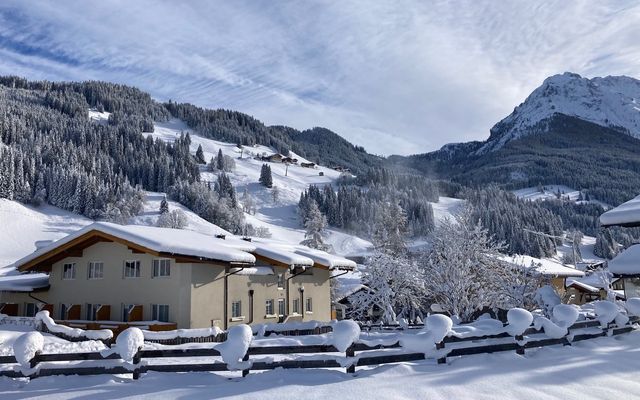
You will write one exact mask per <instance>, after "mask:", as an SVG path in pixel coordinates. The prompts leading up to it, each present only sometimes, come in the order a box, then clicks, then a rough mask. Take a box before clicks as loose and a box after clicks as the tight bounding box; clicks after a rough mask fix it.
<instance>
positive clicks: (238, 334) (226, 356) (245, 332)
mask: <svg viewBox="0 0 640 400" xmlns="http://www.w3.org/2000/svg"><path fill="white" fill-rule="evenodd" d="M252 340H253V332H252V331H251V327H250V326H249V325H244V324H243V325H236V326H232V327H231V328H229V331H228V334H227V340H225V341H224V342H222V343H220V344H219V345H217V346H216V350H218V351H219V352H220V355H221V356H222V359H223V360H224V362H225V363H226V364H227V368H228V369H229V370H232V371H233V370H241V369H245V368H247V367H249V366H250V364H249V363H248V362H246V361H242V358H243V357H244V356H245V354H247V351H248V350H249V345H250V344H251V341H252Z"/></svg>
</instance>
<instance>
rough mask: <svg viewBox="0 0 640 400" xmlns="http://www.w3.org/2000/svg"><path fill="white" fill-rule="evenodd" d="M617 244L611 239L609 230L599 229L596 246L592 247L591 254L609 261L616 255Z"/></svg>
mask: <svg viewBox="0 0 640 400" xmlns="http://www.w3.org/2000/svg"><path fill="white" fill-rule="evenodd" d="M618 247H619V246H618V243H617V242H616V240H615V239H614V238H613V235H612V234H611V230H610V229H606V228H605V229H601V230H600V232H598V236H596V244H595V246H594V247H593V254H595V255H596V256H598V257H602V258H606V259H609V260H611V259H612V258H613V257H615V256H616V255H617V254H618Z"/></svg>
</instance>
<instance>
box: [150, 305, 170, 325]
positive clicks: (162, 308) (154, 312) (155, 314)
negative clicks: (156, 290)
mask: <svg viewBox="0 0 640 400" xmlns="http://www.w3.org/2000/svg"><path fill="white" fill-rule="evenodd" d="M165 313H166V317H165V318H163V317H164V315H163V314H165ZM151 319H152V320H154V321H160V322H169V305H168V304H152V305H151Z"/></svg>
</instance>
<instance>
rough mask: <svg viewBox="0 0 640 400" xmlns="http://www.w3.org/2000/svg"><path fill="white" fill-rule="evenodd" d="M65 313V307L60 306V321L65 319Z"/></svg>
mask: <svg viewBox="0 0 640 400" xmlns="http://www.w3.org/2000/svg"><path fill="white" fill-rule="evenodd" d="M67 311H69V308H68V307H67V305H66V304H60V319H67Z"/></svg>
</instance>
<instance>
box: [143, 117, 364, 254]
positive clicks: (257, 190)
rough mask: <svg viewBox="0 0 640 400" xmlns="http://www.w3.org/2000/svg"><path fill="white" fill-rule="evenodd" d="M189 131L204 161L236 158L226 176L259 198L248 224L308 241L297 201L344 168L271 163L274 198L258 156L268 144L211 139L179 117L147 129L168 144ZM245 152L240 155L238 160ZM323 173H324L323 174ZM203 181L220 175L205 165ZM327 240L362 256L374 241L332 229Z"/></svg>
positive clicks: (266, 151) (338, 248) (239, 188)
mask: <svg viewBox="0 0 640 400" xmlns="http://www.w3.org/2000/svg"><path fill="white" fill-rule="evenodd" d="M183 132H184V133H186V132H189V135H190V136H191V152H192V153H194V154H195V152H196V150H197V149H198V146H202V150H203V151H204V156H205V160H207V161H209V160H210V159H211V158H212V157H214V156H216V155H217V154H218V151H219V150H222V154H224V155H227V156H229V157H232V158H233V159H234V161H235V164H236V167H235V169H234V170H233V171H232V172H230V173H228V174H227V175H228V176H229V178H230V179H231V183H232V184H233V186H234V187H235V189H236V192H237V194H238V198H239V199H240V200H241V199H242V194H243V192H244V191H245V190H247V191H248V192H249V193H250V195H251V196H252V197H253V198H254V200H255V202H256V210H257V211H256V214H255V215H251V214H247V213H245V218H246V221H247V223H250V224H252V225H253V226H255V227H266V228H268V229H269V231H270V232H271V234H272V235H273V237H274V238H278V239H280V240H284V241H288V242H291V243H299V242H300V241H302V240H303V239H304V230H303V229H302V228H301V227H300V222H299V219H298V216H297V204H298V201H299V200H300V194H301V193H302V192H303V191H304V190H305V189H307V188H308V187H309V185H326V184H332V183H334V182H335V181H336V180H337V179H338V178H339V177H340V172H338V171H335V170H333V169H331V168H326V167H322V166H317V167H316V168H302V167H301V166H299V165H290V166H289V167H288V168H287V167H286V166H285V165H284V164H281V163H268V164H269V166H270V167H271V173H272V176H273V184H274V186H275V187H277V188H278V189H277V190H278V200H277V201H274V200H273V196H272V194H273V189H268V188H266V187H264V186H262V185H260V184H259V183H258V179H259V178H260V169H261V168H262V165H263V164H264V163H265V162H264V161H260V160H256V159H255V158H254V157H256V156H261V155H270V154H273V153H275V151H274V150H273V149H271V148H269V147H266V146H261V145H255V146H244V148H243V149H240V148H238V147H237V146H236V145H235V144H231V143H225V142H220V141H217V140H212V139H207V138H204V137H202V136H199V135H197V134H196V133H194V132H193V131H192V130H191V129H189V127H188V126H187V125H186V124H185V123H184V122H183V121H180V120H178V119H172V120H170V121H168V122H165V123H156V124H155V126H154V132H153V133H148V132H147V133H145V135H151V136H153V137H155V138H160V139H162V140H164V141H167V142H173V141H175V140H176V138H178V137H179V136H180V134H181V133H183ZM241 156H242V158H240V157H241ZM292 157H293V158H297V159H298V160H299V163H301V162H307V160H305V159H304V158H302V157H300V156H298V155H295V154H293V153H292ZM320 173H322V174H323V176H321V175H320ZM200 175H201V180H202V181H210V182H215V181H216V180H217V176H216V173H214V172H210V171H209V170H208V169H207V168H206V166H202V168H201V171H200ZM326 242H327V243H329V244H331V245H332V246H333V249H334V252H336V253H338V254H340V255H345V256H349V255H360V254H363V253H366V252H367V249H368V248H369V247H370V246H371V244H370V243H369V242H368V241H366V240H363V239H360V238H358V237H356V236H353V235H350V234H347V233H344V232H340V231H339V230H336V229H331V230H329V232H328V237H327V238H326Z"/></svg>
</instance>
